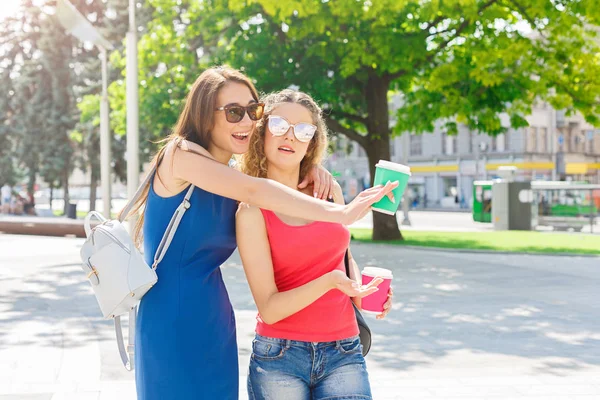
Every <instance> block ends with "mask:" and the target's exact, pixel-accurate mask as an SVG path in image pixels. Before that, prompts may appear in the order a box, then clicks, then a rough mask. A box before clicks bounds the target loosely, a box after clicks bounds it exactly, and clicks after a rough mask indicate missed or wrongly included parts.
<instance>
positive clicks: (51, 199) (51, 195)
mask: <svg viewBox="0 0 600 400" xmlns="http://www.w3.org/2000/svg"><path fill="white" fill-rule="evenodd" d="M53 200H54V185H50V199H49V202H50V212H51V213H53V214H54V209H53V208H52V201H53Z"/></svg>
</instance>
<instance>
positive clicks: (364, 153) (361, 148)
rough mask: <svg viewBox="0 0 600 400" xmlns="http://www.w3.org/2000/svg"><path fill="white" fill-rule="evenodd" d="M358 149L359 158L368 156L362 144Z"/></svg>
mask: <svg viewBox="0 0 600 400" xmlns="http://www.w3.org/2000/svg"><path fill="white" fill-rule="evenodd" d="M356 147H358V157H359V158H362V157H366V156H367V152H366V151H365V149H363V147H362V146H361V145H360V144H356Z"/></svg>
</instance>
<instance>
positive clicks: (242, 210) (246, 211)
mask: <svg viewBox="0 0 600 400" xmlns="http://www.w3.org/2000/svg"><path fill="white" fill-rule="evenodd" d="M235 219H236V221H237V222H238V223H239V222H248V223H254V222H257V221H258V220H261V221H262V220H263V216H262V213H261V212H260V208H258V207H256V206H253V205H250V204H248V203H240V205H239V206H238V209H237V212H236V213H235Z"/></svg>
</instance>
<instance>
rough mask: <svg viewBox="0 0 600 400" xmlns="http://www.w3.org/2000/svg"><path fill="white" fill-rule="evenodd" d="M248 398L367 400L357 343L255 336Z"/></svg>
mask: <svg viewBox="0 0 600 400" xmlns="http://www.w3.org/2000/svg"><path fill="white" fill-rule="evenodd" d="M248 396H249V398H250V399H251V400H317V399H327V400H351V399H372V396H371V385H370V384H369V375H368V373H367V367H366V363H365V359H364V357H363V355H362V345H361V344H360V339H359V337H358V336H355V337H351V338H348V339H344V340H337V341H335V342H300V341H295V340H286V339H274V338H267V337H264V336H260V335H256V338H255V339H254V341H253V342H252V355H251V357H250V369H249V372H248Z"/></svg>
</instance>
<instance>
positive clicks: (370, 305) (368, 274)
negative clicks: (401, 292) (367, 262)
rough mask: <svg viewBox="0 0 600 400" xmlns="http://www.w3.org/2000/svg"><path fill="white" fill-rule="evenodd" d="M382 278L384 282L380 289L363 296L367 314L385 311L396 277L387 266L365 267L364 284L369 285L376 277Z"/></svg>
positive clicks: (363, 306)
mask: <svg viewBox="0 0 600 400" xmlns="http://www.w3.org/2000/svg"><path fill="white" fill-rule="evenodd" d="M377 277H379V278H382V279H383V282H381V284H380V285H379V286H377V287H378V288H379V290H378V291H376V292H375V293H373V294H370V295H368V296H366V297H363V298H362V303H361V304H362V311H363V312H365V313H367V314H375V315H379V314H381V313H382V312H383V305H384V304H385V302H386V301H387V299H388V292H389V291H390V285H391V284H392V279H393V278H394V276H393V274H392V271H390V270H389V269H385V268H377V267H365V268H364V269H363V270H362V284H363V285H367V284H369V282H371V281H372V280H373V279H375V278H377Z"/></svg>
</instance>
